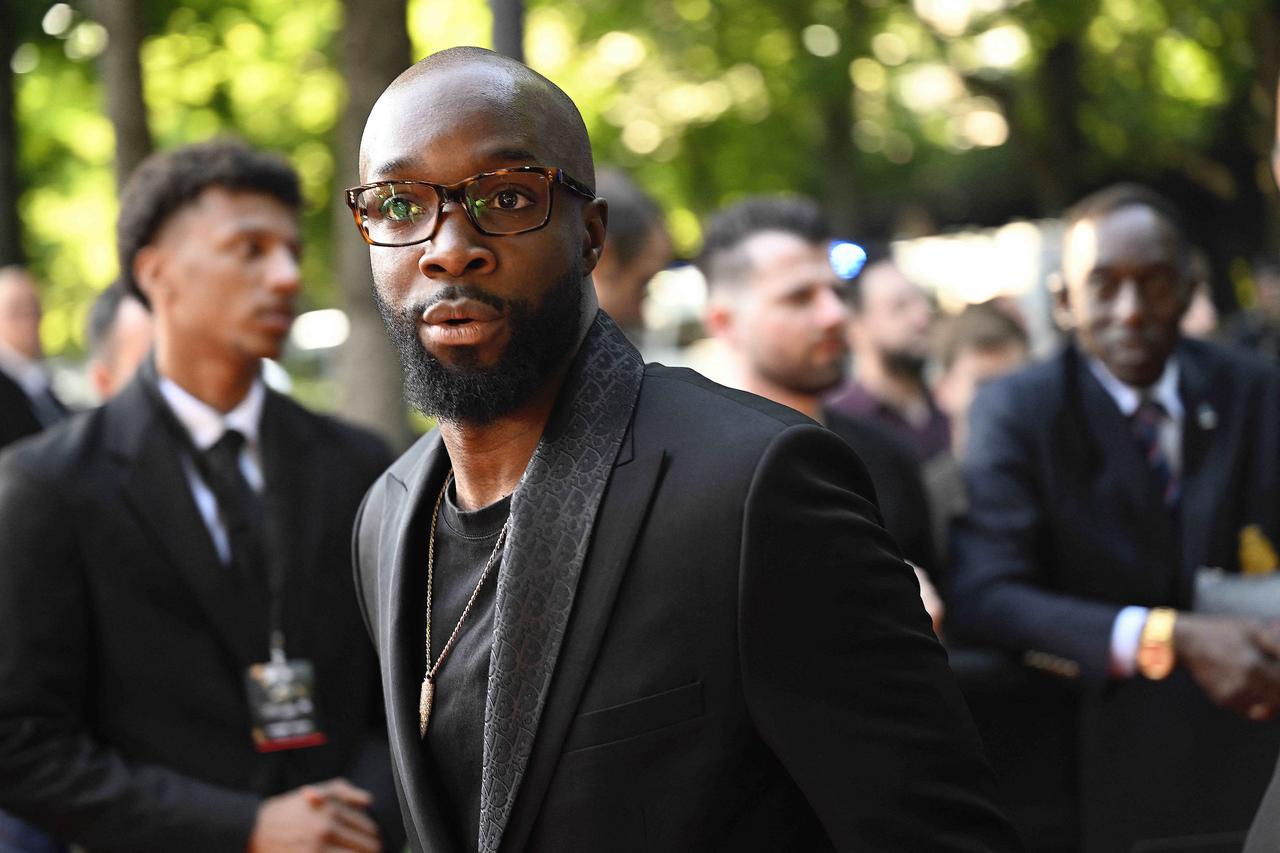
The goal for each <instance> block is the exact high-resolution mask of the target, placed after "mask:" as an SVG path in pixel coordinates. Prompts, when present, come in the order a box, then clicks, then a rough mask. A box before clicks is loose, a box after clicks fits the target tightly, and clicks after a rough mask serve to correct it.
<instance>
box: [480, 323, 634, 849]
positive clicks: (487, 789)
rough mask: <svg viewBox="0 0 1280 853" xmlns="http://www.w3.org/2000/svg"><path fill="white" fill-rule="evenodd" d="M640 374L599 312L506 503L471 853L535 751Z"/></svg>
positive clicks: (501, 827)
mask: <svg viewBox="0 0 1280 853" xmlns="http://www.w3.org/2000/svg"><path fill="white" fill-rule="evenodd" d="M643 373H644V364H643V362H642V361H641V359H640V355H639V353H638V352H636V350H635V348H634V347H632V346H631V344H630V343H628V342H627V340H626V338H624V337H623V335H622V333H621V332H619V331H618V328H617V326H615V325H614V324H613V322H612V321H611V320H609V319H608V316H607V315H605V314H603V313H597V315H596V319H595V321H594V323H593V324H592V327H591V329H590V331H589V332H588V334H587V336H586V339H585V340H584V341H583V344H582V346H581V348H580V349H579V351H578V355H577V357H576V358H575V360H574V363H573V366H572V368H571V369H570V371H569V375H568V376H567V377H566V379H565V384H564V387H563V389H562V390H561V392H560V397H559V399H558V401H557V403H556V409H555V411H554V412H553V413H552V416H551V419H550V421H549V422H548V424H547V428H546V430H545V431H544V433H543V436H542V440H541V441H540V442H539V443H538V447H537V449H536V450H535V451H534V454H533V458H532V459H531V460H530V461H529V466H528V467H527V468H526V469H525V473H524V476H523V477H522V478H521V481H520V485H519V487H518V488H517V489H516V491H515V494H514V495H513V496H512V499H511V529H510V533H509V534H508V538H507V542H506V545H505V547H504V549H503V560H502V565H501V568H500V570H499V574H498V585H497V600H496V605H495V614H494V639H493V652H492V656H491V658H490V664H489V689H488V696H487V699H486V702H485V724H484V766H483V769H482V776H481V785H480V828H479V829H480V845H479V849H480V850H482V851H488V853H493V851H497V850H498V847H499V844H500V843H501V841H502V837H503V833H504V832H505V830H506V826H507V821H508V819H509V817H510V815H511V810H512V806H513V805H514V803H515V800H516V795H517V793H518V792H519V790H520V786H521V782H522V781H523V779H524V776H525V771H526V768H527V767H528V764H529V757H530V755H531V754H532V752H533V745H534V741H535V737H536V736H537V734H538V729H539V724H540V722H541V719H542V713H543V708H544V706H545V703H546V698H547V693H548V689H549V686H550V683H551V676H552V673H553V672H554V671H555V669H556V662H557V660H558V658H559V656H560V650H561V643H562V640H563V639H564V635H565V632H566V628H567V626H568V624H569V616H570V613H571V611H572V610H573V609H574V600H575V597H576V594H577V590H578V578H579V575H580V573H581V571H582V565H583V561H584V558H585V556H586V552H587V547H588V545H589V543H590V541H591V533H592V530H593V528H594V525H595V520H596V513H597V510H598V508H599V506H600V500H601V497H602V496H603V494H604V490H605V486H606V485H607V484H608V482H609V475H610V472H611V471H612V470H613V465H614V462H615V460H616V459H617V458H618V451H619V448H620V447H621V444H622V438H623V435H624V434H625V432H626V430H627V425H628V424H629V423H630V421H631V414H632V411H633V410H634V408H635V401H636V396H637V395H638V394H639V391H640V380H641V377H642V376H643Z"/></svg>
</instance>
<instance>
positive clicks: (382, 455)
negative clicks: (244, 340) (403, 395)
mask: <svg viewBox="0 0 1280 853" xmlns="http://www.w3.org/2000/svg"><path fill="white" fill-rule="evenodd" d="M275 396H276V399H277V404H278V405H280V406H281V408H282V409H283V410H284V411H285V412H287V415H288V417H290V418H292V419H296V422H297V423H301V424H306V425H307V428H308V429H310V430H311V432H312V433H313V434H314V435H315V436H316V437H317V438H318V439H319V440H320V441H321V442H323V443H325V444H330V445H332V446H334V447H335V448H341V451H342V453H343V454H344V457H346V458H348V459H350V458H352V457H355V458H357V459H359V460H361V461H363V462H366V463H367V464H369V465H370V466H374V467H377V468H378V470H382V469H383V468H386V467H387V466H388V465H389V464H391V460H392V453H391V449H390V448H389V447H388V446H387V443H386V442H385V441H383V440H382V438H381V437H380V436H378V435H377V434H376V433H374V432H373V431H371V430H369V429H366V428H364V427H361V426H356V425H355V424H353V423H350V422H348V421H345V420H343V419H341V418H338V417H335V416H334V415H328V414H322V413H320V412H314V411H312V410H311V409H308V408H307V407H305V406H303V405H302V404H301V403H299V402H297V401H296V400H293V399H292V398H290V397H286V396H284V395H283V394H281V395H275Z"/></svg>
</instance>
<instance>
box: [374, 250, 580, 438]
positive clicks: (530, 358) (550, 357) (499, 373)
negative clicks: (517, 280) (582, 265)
mask: <svg viewBox="0 0 1280 853" xmlns="http://www.w3.org/2000/svg"><path fill="white" fill-rule="evenodd" d="M445 299H474V300H476V301H478V302H483V303H485V304H486V305H491V306H493V307H494V308H496V309H498V310H499V311H502V312H504V313H505V314H506V315H507V322H508V323H510V325H511V339H510V341H508V342H507V348H506V349H505V350H504V351H503V353H502V355H501V356H500V357H499V359H498V361H497V362H496V363H495V364H493V365H492V366H490V367H485V366H483V365H480V364H478V363H477V362H476V353H475V352H474V351H473V350H470V349H469V348H467V349H464V348H459V349H461V353H460V358H459V359H458V361H457V363H456V364H445V363H444V362H442V361H440V359H438V358H436V357H435V356H433V355H431V354H430V353H429V352H427V351H426V349H425V348H424V347H423V346H422V342H421V341H420V340H419V339H418V320H419V318H421V317H422V315H423V313H424V312H426V310H427V309H428V308H430V307H431V306H432V305H434V304H436V303H437V302H440V301H442V300H445ZM374 300H375V301H376V302H377V304H378V313H380V314H381V315H382V322H383V323H384V324H385V325H386V327H387V334H388V335H389V336H390V337H391V342H392V343H393V344H394V345H395V348H396V349H397V350H398V351H399V353H400V364H401V366H402V368H403V369H404V385H405V399H407V400H408V401H409V404H410V405H411V406H413V407H414V408H416V409H418V410H419V411H421V412H422V413H423V414H424V415H427V416H428V417H433V418H436V419H437V420H441V421H447V422H449V423H467V424H475V425H484V424H489V423H493V422H494V421H495V420H497V419H498V418H501V417H502V416H504V415H507V414H510V413H511V412H513V411H515V410H517V409H518V408H520V407H521V406H522V405H524V404H525V403H527V402H528V401H529V400H530V399H531V398H532V397H533V395H534V394H535V393H536V392H537V391H538V389H539V388H541V387H542V384H543V383H544V382H545V381H546V380H547V377H548V376H549V375H550V374H551V372H552V371H553V370H554V369H555V368H556V367H557V366H558V365H559V364H560V363H561V361H562V360H563V359H564V357H565V356H566V355H568V353H569V351H570V350H571V349H572V348H573V345H574V343H575V342H576V341H577V339H578V325H579V319H580V318H581V313H582V302H581V300H582V273H581V271H580V270H579V269H576V268H575V269H569V270H567V271H566V272H565V274H564V275H563V276H561V278H560V280H559V281H557V282H556V283H555V285H554V286H553V287H552V289H551V290H549V291H548V292H547V294H546V296H544V297H543V298H542V301H541V302H540V303H539V304H537V305H532V304H530V303H529V302H528V301H527V300H523V299H503V298H502V297H500V296H494V295H493V294H490V293H486V292H484V291H482V290H478V289H475V288H471V287H465V286H461V287H460V286H457V285H450V286H448V287H445V288H442V289H441V290H439V291H437V292H436V293H434V294H432V296H431V298H430V299H427V300H424V301H422V302H420V303H418V304H415V305H411V306H409V307H407V308H404V309H402V310H400V311H397V310H396V309H395V308H393V307H391V306H390V305H388V304H387V303H386V302H385V301H383V299H382V297H381V295H380V294H379V293H378V291H377V289H376V288H375V289H374Z"/></svg>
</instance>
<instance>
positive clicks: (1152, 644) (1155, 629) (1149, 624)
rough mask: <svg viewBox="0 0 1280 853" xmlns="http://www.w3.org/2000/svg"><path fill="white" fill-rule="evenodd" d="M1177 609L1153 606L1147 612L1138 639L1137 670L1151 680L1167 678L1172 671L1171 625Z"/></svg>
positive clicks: (1176, 619) (1176, 614)
mask: <svg viewBox="0 0 1280 853" xmlns="http://www.w3.org/2000/svg"><path fill="white" fill-rule="evenodd" d="M1177 621H1178V611H1176V610H1174V609H1173V608H1171V607H1155V608H1152V610H1151V612H1150V613H1148V614H1147V621H1146V623H1145V624H1144V625H1143V626H1142V634H1141V636H1140V638H1139V640H1138V660H1137V663H1138V672H1140V673H1142V675H1143V676H1144V677H1146V678H1149V679H1151V680H1152V681H1160V680H1161V679H1164V678H1168V677H1169V673H1171V672H1173V665H1174V662H1175V661H1174V653H1173V626H1174V624H1175V623H1176V622H1177Z"/></svg>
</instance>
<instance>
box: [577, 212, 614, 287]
mask: <svg viewBox="0 0 1280 853" xmlns="http://www.w3.org/2000/svg"><path fill="white" fill-rule="evenodd" d="M608 224H609V202H607V201H605V200H604V199H602V198H593V199H592V200H591V201H589V202H587V203H586V204H584V205H583V206H582V225H583V229H582V269H583V271H584V272H591V271H592V270H594V269H595V268H596V264H598V263H600V254H601V253H602V252H603V251H604V235H605V231H606V230H607V226H608Z"/></svg>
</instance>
